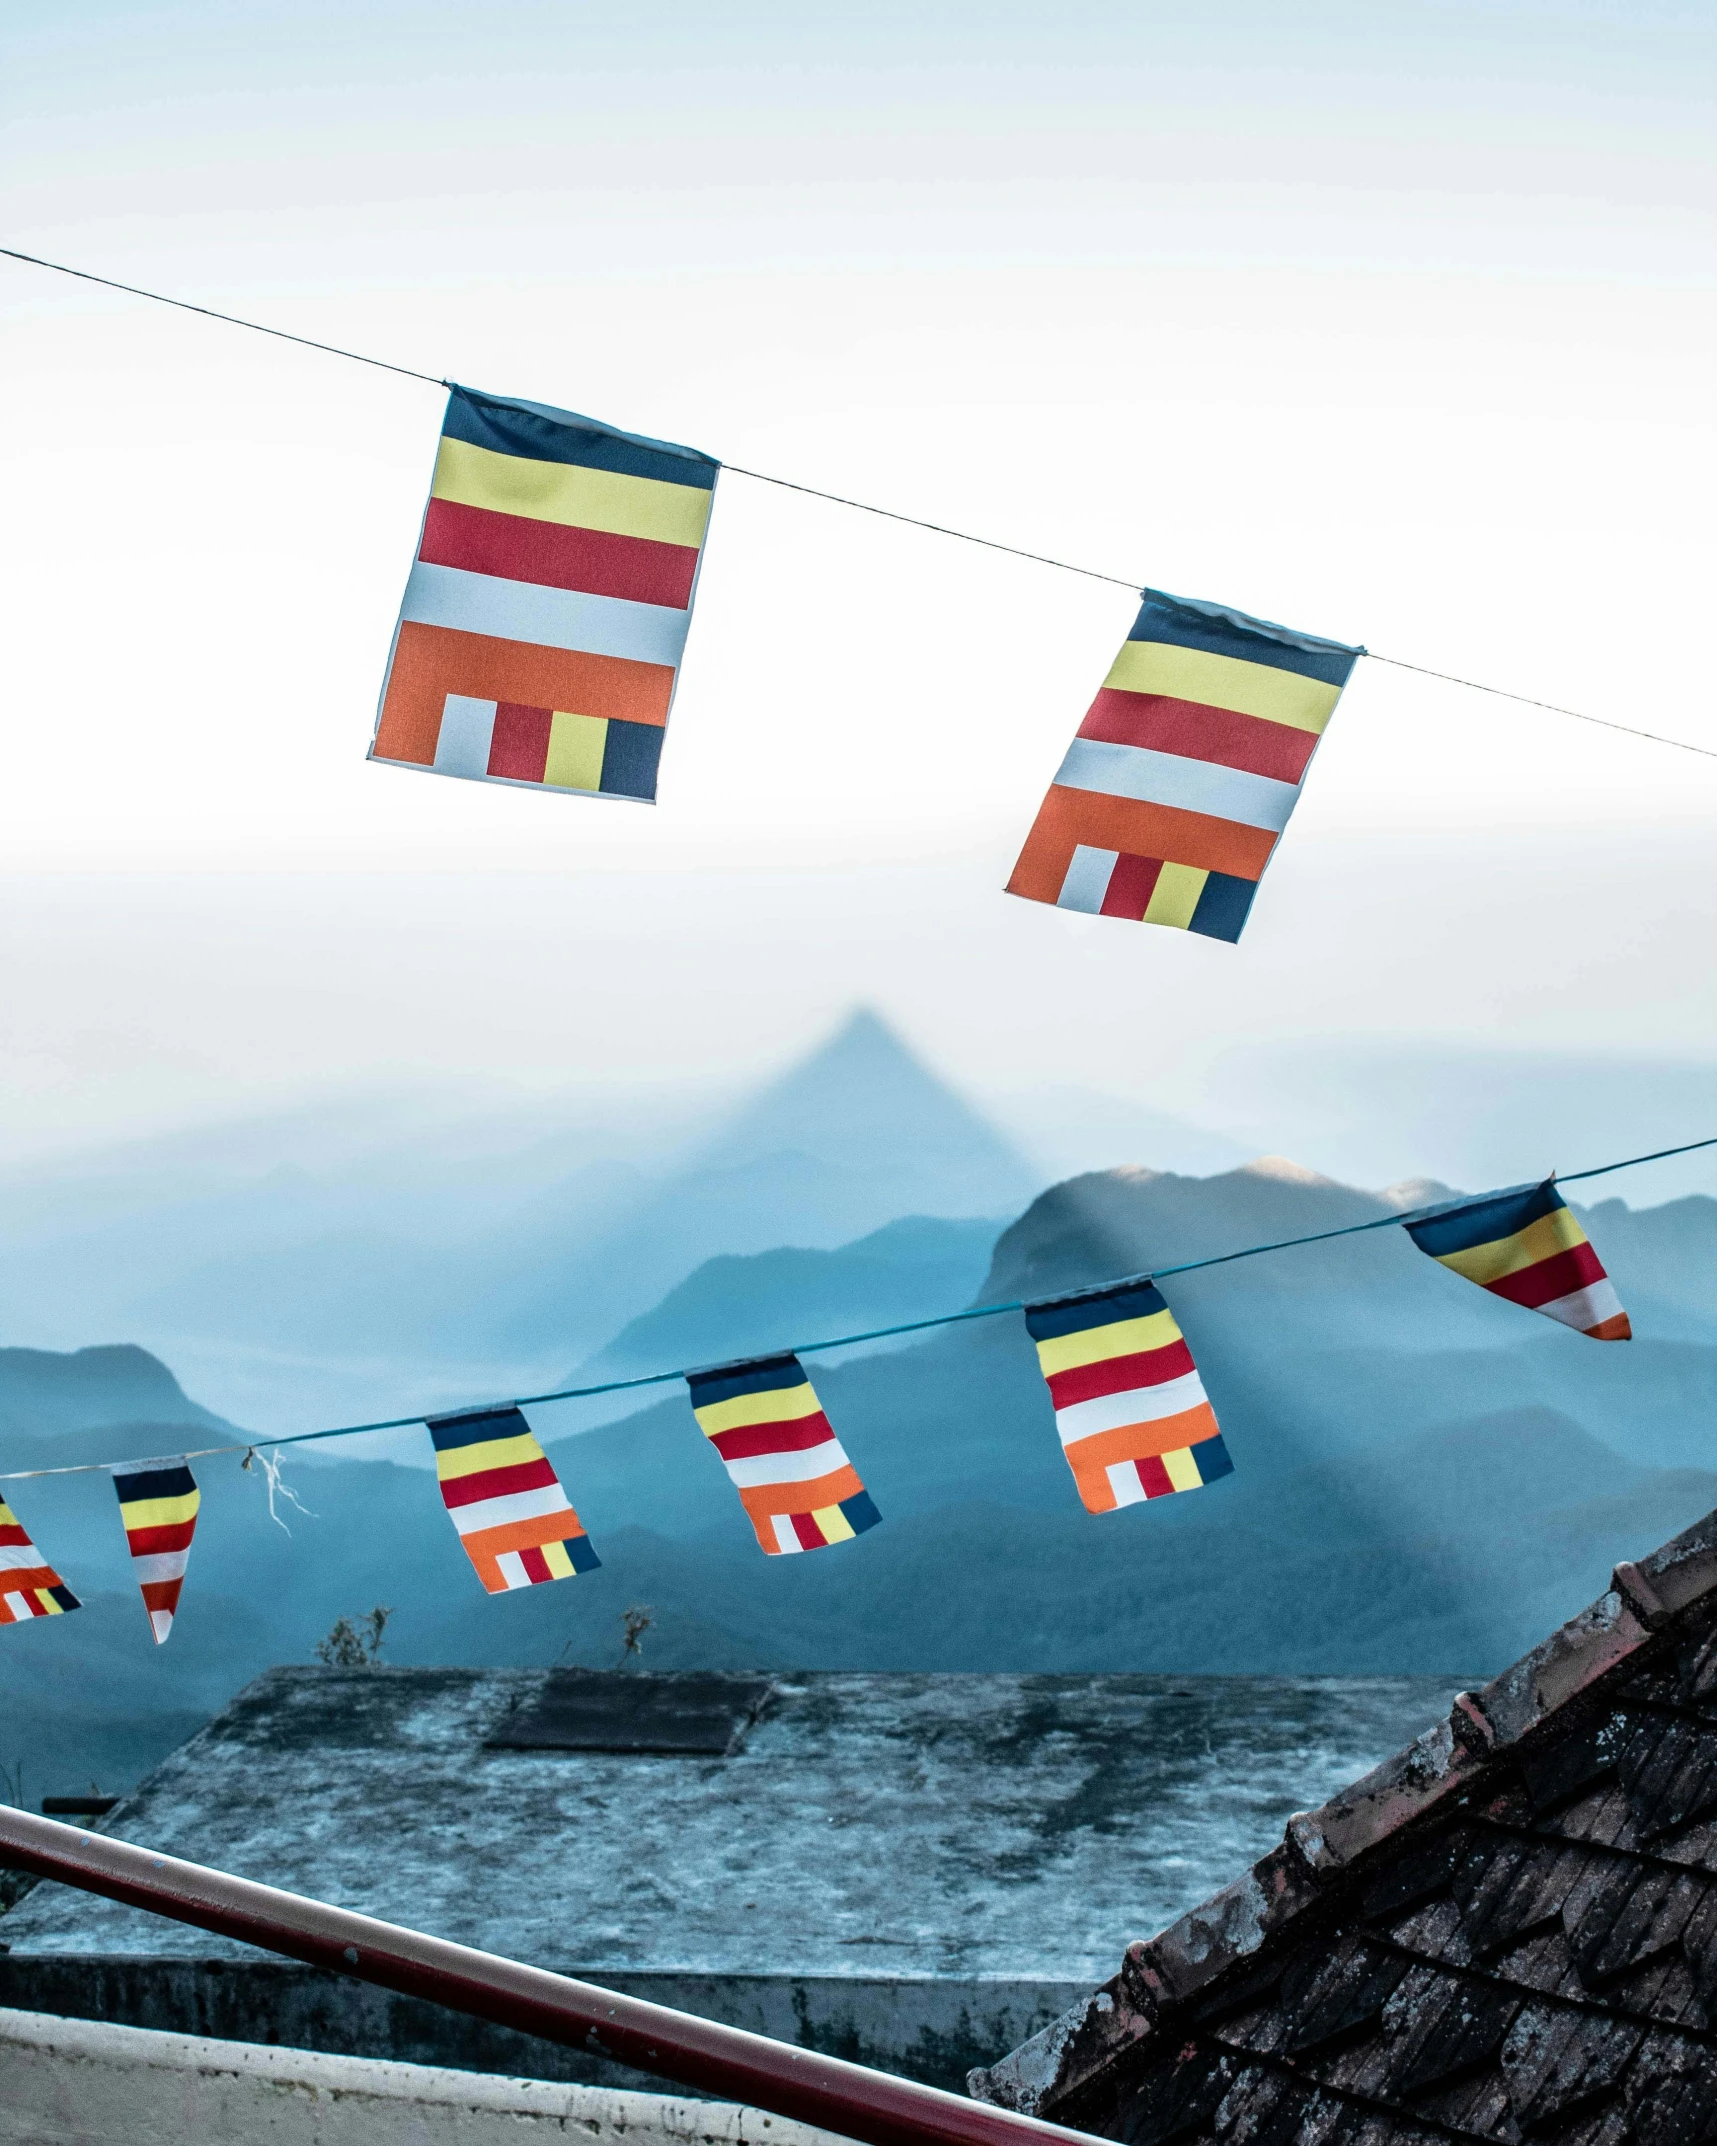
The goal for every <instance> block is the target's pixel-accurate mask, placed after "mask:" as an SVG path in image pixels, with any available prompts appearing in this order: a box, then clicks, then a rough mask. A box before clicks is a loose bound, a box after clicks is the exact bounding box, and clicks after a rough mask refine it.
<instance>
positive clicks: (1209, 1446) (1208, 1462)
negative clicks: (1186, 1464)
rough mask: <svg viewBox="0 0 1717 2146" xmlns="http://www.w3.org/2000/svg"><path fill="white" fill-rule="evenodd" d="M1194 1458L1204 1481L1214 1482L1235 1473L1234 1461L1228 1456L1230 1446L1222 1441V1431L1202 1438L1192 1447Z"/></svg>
mask: <svg viewBox="0 0 1717 2146" xmlns="http://www.w3.org/2000/svg"><path fill="white" fill-rule="evenodd" d="M1192 1458H1193V1463H1194V1465H1195V1466H1196V1468H1197V1469H1198V1476H1199V1481H1200V1482H1202V1483H1214V1482H1217V1481H1219V1480H1220V1479H1221V1478H1222V1477H1223V1476H1225V1475H1232V1474H1233V1473H1234V1463H1233V1461H1231V1460H1230V1459H1229V1457H1228V1448H1227V1447H1226V1446H1225V1445H1224V1444H1223V1443H1222V1433H1221V1432H1220V1431H1218V1432H1217V1434H1216V1436H1215V1437H1214V1438H1201V1439H1200V1440H1199V1442H1198V1444H1197V1445H1195V1446H1194V1447H1193V1449H1192Z"/></svg>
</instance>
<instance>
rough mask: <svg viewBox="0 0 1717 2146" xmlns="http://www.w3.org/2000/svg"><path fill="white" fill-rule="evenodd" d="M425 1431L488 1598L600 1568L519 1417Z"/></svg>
mask: <svg viewBox="0 0 1717 2146" xmlns="http://www.w3.org/2000/svg"><path fill="white" fill-rule="evenodd" d="M427 1429H428V1431H429V1435H430V1437H431V1439H433V1441H434V1443H435V1473H436V1476H437V1478H438V1479H439V1481H440V1484H441V1498H442V1503H443V1504H444V1505H445V1506H446V1507H447V1511H448V1514H449V1517H450V1518H451V1519H452V1522H453V1525H454V1526H455V1527H456V1528H457V1529H458V1531H459V1540H460V1541H461V1542H462V1543H463V1544H464V1545H465V1554H466V1556H467V1557H468V1558H469V1559H470V1560H471V1562H472V1564H473V1565H474V1566H475V1567H476V1568H477V1577H478V1579H480V1580H481V1581H482V1583H483V1585H484V1586H485V1587H486V1588H487V1589H488V1590H489V1592H490V1594H492V1595H504V1594H507V1593H509V1592H510V1591H511V1590H512V1589H513V1588H515V1587H536V1586H538V1585H540V1584H541V1583H542V1582H543V1581H544V1580H570V1579H571V1578H572V1576H573V1574H574V1573H575V1572H594V1571H595V1569H596V1568H597V1566H598V1565H600V1564H601V1562H602V1560H601V1559H600V1558H599V1557H598V1556H597V1554H596V1552H595V1551H594V1550H593V1549H592V1548H591V1546H590V1537H589V1536H588V1535H587V1534H586V1533H585V1532H584V1523H583V1522H582V1521H581V1520H580V1519H579V1517H578V1515H577V1514H576V1513H575V1512H574V1511H573V1509H572V1507H571V1506H570V1505H569V1504H568V1503H567V1497H566V1492H565V1491H564V1490H562V1488H561V1487H560V1478H559V1477H558V1476H557V1475H556V1474H555V1472H554V1468H553V1466H552V1465H551V1463H550V1461H549V1458H548V1455H547V1454H546V1453H544V1451H543V1449H542V1447H541V1446H540V1445H538V1444H537V1441H536V1438H535V1436H534V1434H533V1433H532V1430H531V1427H530V1425H529V1424H528V1423H527V1422H526V1421H525V1418H524V1414H523V1412H522V1411H521V1410H519V1409H516V1408H488V1409H480V1410H475V1411H473V1412H472V1413H471V1414H469V1415H464V1416H441V1417H437V1418H435V1419H433V1420H431V1421H429V1423H428V1424H427Z"/></svg>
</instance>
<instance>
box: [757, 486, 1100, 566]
mask: <svg viewBox="0 0 1717 2146" xmlns="http://www.w3.org/2000/svg"><path fill="white" fill-rule="evenodd" d="M721 467H722V472H723V474H724V475H726V474H728V473H729V472H731V473H732V475H734V476H735V477H751V478H754V479H755V480H756V482H757V483H758V484H776V485H779V486H780V487H781V489H782V491H784V492H803V493H804V494H805V495H806V496H807V498H810V499H828V500H832V501H833V502H834V504H835V505H836V506H837V507H856V508H857V510H858V511H859V513H860V514H876V515H880V516H881V517H882V519H883V520H884V521H885V522H904V523H905V524H906V526H907V527H908V528H909V529H929V530H931V531H932V532H933V533H934V534H935V535H937V536H945V537H957V538H958V539H959V541H960V542H961V543H962V544H981V545H982V546H983V548H984V549H985V550H986V551H1005V552H1006V553H1007V554H1008V556H1009V557H1010V558H1013V559H1030V560H1032V561H1033V562H1034V563H1035V564H1036V565H1038V566H1054V567H1058V568H1059V569H1060V570H1061V572H1062V573H1064V574H1083V575H1084V577H1085V579H1086V580H1087V581H1107V582H1109V583H1110V584H1111V585H1112V586H1113V587H1115V588H1117V589H1133V590H1136V589H1137V588H1138V586H1139V584H1138V582H1137V581H1132V580H1128V579H1126V578H1124V577H1123V576H1122V575H1120V574H1100V573H1098V571H1097V569H1096V568H1095V567H1094V566H1074V565H1073V564H1072V563H1071V562H1070V561H1069V560H1066V559H1052V558H1051V557H1050V556H1049V554H1048V553H1047V552H1044V551H1021V549H1020V548H1019V546H1018V545H1017V544H999V543H997V541H996V539H995V538H994V537H981V536H973V535H972V533H971V531H970V530H969V529H950V528H949V527H948V526H947V525H946V523H944V522H927V521H923V520H921V519H920V518H919V516H918V515H916V514H897V513H896V512H895V510H894V509H893V508H892V507H873V506H871V505H869V504H868V503H867V502H866V501H865V500H862V499H848V498H847V497H846V495H845V494H844V493H841V492H824V491H819V490H818V488H817V486H816V485H814V484H795V483H794V482H793V480H792V478H790V477H769V476H765V474H764V473H763V471H762V470H760V469H742V468H741V467H740V466H739V464H738V463H737V462H724V463H723V464H722V465H721Z"/></svg>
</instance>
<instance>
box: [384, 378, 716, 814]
mask: <svg viewBox="0 0 1717 2146" xmlns="http://www.w3.org/2000/svg"><path fill="white" fill-rule="evenodd" d="M720 467H721V465H720V464H719V463H718V462H717V461H715V459H714V458H713V457H712V456H710V455H704V454H699V453H698V452H697V451H696V450H695V449H694V448H690V447H674V446H670V445H669V444H668V443H667V442H666V441H663V440H647V439H640V438H638V437H636V436H635V435H634V434H632V433H630V432H617V431H615V429H614V428H613V426H612V425H603V424H598V423H597V421H596V420H595V419H594V418H589V417H577V416H574V414H573V413H572V412H571V411H570V410H555V409H550V408H548V407H547V406H546V405H544V404H542V403H535V402H513V401H510V400H509V399H508V398H507V397H505V396H501V395H480V394H478V393H476V392H475V391H474V390H472V389H470V388H462V387H456V388H454V389H453V391H452V393H451V395H450V397H449V399H448V404H447V416H446V419H445V421H444V422H443V424H442V428H441V449H440V452H439V454H438V456H437V458H436V464H435V481H434V483H433V484H432V485H431V487H430V497H429V506H428V510H427V511H426V513H425V515H424V519H423V535H422V538H421V540H420V541H419V544H418V547H417V560H416V563H415V564H414V565H413V567H412V570H411V578H410V579H409V580H408V581H407V583H406V589H405V602H404V603H403V605H402V606H401V607H400V615H399V625H398V627H397V628H396V630H395V633H394V645H393V653H392V655H391V657H390V658H389V661H388V674H387V679H386V682H385V684H384V685H383V688H382V699H381V708H380V710H379V712H378V714H377V717H376V733H375V738H374V740H373V742H372V743H371V746H370V758H371V759H372V760H387V761H391V762H393V763H394V764H395V765H396V766H400V767H419V768H432V769H433V770H434V771H435V772H436V773H437V774H438V775H463V776H465V777H467V778H468V779H469V780H471V781H475V782H510V783H525V784H529V785H531V786H534V787H536V788H540V789H549V790H578V791H582V792H585V793H586V794H588V795H591V796H599V797H630V798H637V799H642V800H644V801H645V802H653V801H654V799H655V795H656V766H657V762H658V761H659V760H660V758H661V751H662V734H663V731H664V730H665V728H666V725H667V721H668V710H669V708H670V706H671V705H672V702H673V698H674V685H675V681H676V680H677V678H678V676H679V665H680V656H681V653H682V651H683V650H684V648H685V645H686V630H687V628H688V627H689V626H690V624H691V617H692V595H693V592H694V590H695V589H696V586H697V576H698V563H699V560H700V558H701V557H702V552H703V540H704V532H705V530H706V528H707V527H708V524H709V510H710V502H711V500H712V499H713V497H714V494H715V480H716V473H717V471H718V470H719V468H720Z"/></svg>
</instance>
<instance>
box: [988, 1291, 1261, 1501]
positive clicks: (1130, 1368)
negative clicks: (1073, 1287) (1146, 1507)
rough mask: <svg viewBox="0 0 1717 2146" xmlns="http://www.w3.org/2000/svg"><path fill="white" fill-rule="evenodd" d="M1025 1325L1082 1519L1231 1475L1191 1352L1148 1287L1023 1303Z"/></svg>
mask: <svg viewBox="0 0 1717 2146" xmlns="http://www.w3.org/2000/svg"><path fill="white" fill-rule="evenodd" d="M1025 1323H1026V1331H1027V1332H1028V1333H1029V1334H1030V1335H1031V1338H1032V1339H1033V1341H1035V1342H1036V1343H1037V1360H1038V1363H1039V1365H1040V1366H1041V1368H1042V1371H1043V1376H1044V1381H1045V1383H1046V1384H1047V1385H1048V1387H1049V1398H1050V1400H1051V1401H1052V1402H1054V1404H1055V1427H1056V1429H1057V1430H1058V1431H1059V1432H1060V1433H1061V1450H1062V1452H1063V1453H1065V1454H1066V1456H1067V1465H1068V1466H1069V1467H1070V1468H1071V1469H1072V1470H1073V1480H1074V1481H1075V1482H1076V1483H1077V1484H1078V1485H1079V1495H1080V1497H1081V1498H1082V1499H1083V1500H1084V1503H1085V1510H1086V1511H1087V1512H1090V1513H1112V1512H1114V1511H1115V1510H1116V1508H1117V1507H1119V1506H1122V1505H1137V1504H1139V1503H1141V1502H1142V1501H1143V1500H1144V1499H1146V1498H1164V1497H1167V1496H1168V1495H1169V1493H1170V1492H1171V1491H1176V1490H1198V1489H1201V1488H1202V1487H1203V1485H1204V1484H1206V1483H1214V1482H1215V1481H1216V1479H1217V1477H1218V1476H1223V1475H1231V1474H1232V1473H1233V1470H1234V1463H1233V1462H1232V1461H1231V1460H1230V1459H1229V1458H1228V1448H1227V1447H1226V1446H1225V1445H1224V1444H1223V1443H1222V1433H1221V1431H1220V1429H1219V1428H1218V1426H1217V1421H1216V1413H1215V1411H1214V1410H1213V1409H1212V1407H1211V1405H1210V1401H1209V1398H1208V1396H1207V1395H1206V1393H1205V1391H1204V1385H1203V1382H1202V1380H1201V1379H1200V1378H1199V1375H1198V1366H1197V1365H1196V1364H1195V1363H1194V1362H1193V1360H1192V1351H1191V1350H1190V1349H1189V1348H1188V1347H1187V1345H1186V1341H1185V1338H1184V1336H1183V1335H1182V1333H1181V1330H1180V1328H1179V1327H1178V1326H1177V1325H1176V1324H1175V1318H1174V1313H1173V1312H1171V1311H1170V1310H1169V1308H1168V1306H1167V1304H1165V1303H1164V1301H1163V1298H1162V1293H1161V1291H1160V1290H1158V1289H1157V1288H1156V1286H1155V1285H1154V1284H1153V1283H1151V1282H1125V1283H1123V1284H1122V1285H1121V1286H1120V1287H1119V1288H1113V1289H1091V1290H1086V1291H1084V1292H1082V1293H1081V1294H1080V1295H1078V1296H1071V1297H1053V1298H1051V1299H1049V1300H1048V1301H1047V1302H1045V1303H1042V1304H1028V1305H1027V1306H1026V1308H1025Z"/></svg>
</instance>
